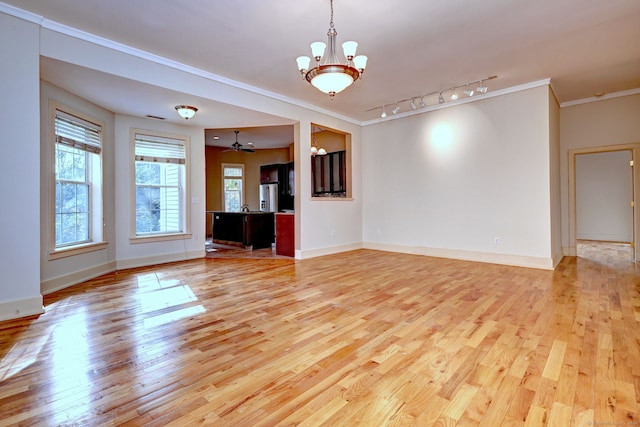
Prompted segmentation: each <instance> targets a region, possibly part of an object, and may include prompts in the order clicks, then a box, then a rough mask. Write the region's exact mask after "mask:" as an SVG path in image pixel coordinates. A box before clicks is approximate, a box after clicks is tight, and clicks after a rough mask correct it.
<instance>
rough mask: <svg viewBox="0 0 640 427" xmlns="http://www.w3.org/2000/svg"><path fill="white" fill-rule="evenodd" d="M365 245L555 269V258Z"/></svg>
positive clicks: (433, 255)
mask: <svg viewBox="0 0 640 427" xmlns="http://www.w3.org/2000/svg"><path fill="white" fill-rule="evenodd" d="M363 247H364V248H365V249H375V250H379V251H388V252H399V253H405V254H414V255H425V256H431V257H436V258H451V259H459V260H464V261H475V262H486V263H490V264H502V265H513V266H516V267H528V268H539V269H544V270H553V269H554V267H555V264H554V259H552V258H539V257H529V256H523V255H510V254H496V253H489V252H477V251H464V250H457V249H440V248H427V247H422V246H404V245H390V244H384V243H375V242H364V243H363ZM558 262H559V261H558Z"/></svg>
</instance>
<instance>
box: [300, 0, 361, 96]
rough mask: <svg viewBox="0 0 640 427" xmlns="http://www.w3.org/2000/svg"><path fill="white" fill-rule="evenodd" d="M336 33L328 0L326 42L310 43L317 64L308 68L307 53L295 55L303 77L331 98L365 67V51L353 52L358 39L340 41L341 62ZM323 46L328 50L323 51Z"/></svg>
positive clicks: (309, 62)
mask: <svg viewBox="0 0 640 427" xmlns="http://www.w3.org/2000/svg"><path fill="white" fill-rule="evenodd" d="M337 35H338V32H337V31H336V29H335V27H334V25H333V0H331V21H330V24H329V31H328V32H327V37H328V40H327V43H326V44H325V43H323V42H313V43H311V54H312V55H313V58H314V59H315V60H316V66H315V67H313V68H311V69H309V66H310V64H311V58H309V57H308V56H299V57H298V58H296V62H297V63H298V70H299V71H300V74H302V77H303V78H304V79H305V80H307V81H308V82H309V83H311V85H313V86H314V87H315V88H316V89H318V90H319V91H320V92H324V93H326V94H328V95H329V97H330V98H331V99H333V97H334V96H335V94H336V93H340V92H342V91H343V90H345V89H346V88H348V87H349V86H351V85H352V84H353V82H354V81H356V80H358V79H360V78H362V74H363V73H364V69H365V68H366V67H367V57H366V56H364V55H359V56H356V48H357V47H358V43H357V42H354V41H347V42H344V43H342V50H343V52H344V56H345V58H346V60H347V62H346V64H342V63H341V62H340V60H339V59H338V56H337V54H336V36H337ZM327 47H328V50H327ZM325 50H327V52H326V54H325Z"/></svg>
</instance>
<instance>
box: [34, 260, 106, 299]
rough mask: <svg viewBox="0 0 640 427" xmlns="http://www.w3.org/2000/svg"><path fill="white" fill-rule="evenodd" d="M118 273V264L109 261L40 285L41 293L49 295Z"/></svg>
mask: <svg viewBox="0 0 640 427" xmlns="http://www.w3.org/2000/svg"><path fill="white" fill-rule="evenodd" d="M114 271H116V262H115V261H109V262H107V263H104V264H101V265H95V266H93V267H89V268H85V269H84V270H78V271H74V272H73V273H70V274H66V275H64V276H59V277H54V278H53V279H49V280H45V281H43V282H41V283H40V292H41V293H42V295H47V294H50V293H52V292H55V291H59V290H60V289H65V288H68V287H70V286H73V285H77V284H78V283H82V282H86V281H87V280H91V279H94V278H96V277H98V276H102V275H103V274H108V273H112V272H114Z"/></svg>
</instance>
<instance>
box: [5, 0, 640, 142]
mask: <svg viewBox="0 0 640 427" xmlns="http://www.w3.org/2000/svg"><path fill="white" fill-rule="evenodd" d="M2 1H3V2H4V3H6V4H10V5H14V6H15V7H18V8H20V9H23V10H27V11H30V12H33V13H35V14H38V15H41V16H43V17H44V18H46V19H49V20H51V21H55V22H58V23H61V24H64V25H68V26H70V27H73V28H77V29H79V30H82V31H86V32H88V33H91V34H95V35H98V36H101V37H105V38H107V39H110V40H113V41H116V42H119V43H123V44H125V45H129V46H132V47H135V48H138V49H141V50H143V51H147V52H150V53H153V54H156V55H159V56H162V57H165V58H169V59H172V60H174V61H178V62H180V63H183V64H186V65H189V66H192V67H196V68H199V69H202V70H204V71H207V72H210V73H214V74H217V75H220V76H223V77H225V78H229V79H233V80H235V81H238V82H241V83H243V84H248V85H251V86H254V87H256V88H260V89H262V90H267V91H271V92H275V93H278V94H281V95H283V96H285V97H288V98H291V99H295V100H297V101H299V102H303V103H307V104H312V105H315V106H317V107H318V108H322V109H326V110H330V111H334V112H335V113H336V114H340V115H343V116H347V117H350V118H352V119H353V120H356V121H360V122H365V121H368V120H372V119H375V118H377V117H379V115H380V110H379V109H378V110H375V108H376V107H379V106H382V105H383V104H387V105H388V104H393V103H394V102H395V101H398V100H400V99H405V98H411V97H413V96H418V95H421V94H425V93H430V92H434V91H436V92H437V91H438V90H441V89H445V88H449V87H451V86H455V85H460V84H464V83H466V82H470V81H474V80H479V79H482V78H485V77H488V76H491V75H497V76H498V78H497V79H495V80H492V81H490V82H488V86H489V91H495V90H498V89H506V88H510V87H513V86H518V85H522V84H526V83H530V82H534V81H538V80H541V79H546V78H550V79H551V83H552V87H553V89H554V92H555V94H556V96H557V97H558V100H559V101H560V102H561V103H563V102H569V101H574V100H579V99H584V98H589V97H592V96H594V94H596V93H598V94H601V93H605V94H609V93H614V92H620V91H626V90H632V89H637V88H640V24H639V23H640V1H638V0H607V1H602V0H553V1H551V0H542V1H514V0H484V1H477V0H450V1H435V0H424V1H418V0H400V1H387V2H371V1H366V0H334V23H335V28H336V29H337V31H338V44H341V43H342V42H343V41H347V40H356V41H358V43H359V47H358V53H359V54H365V55H367V56H368V57H369V62H368V66H367V70H366V72H365V74H364V78H363V79H362V80H360V81H358V82H357V83H356V84H355V85H353V86H352V87H350V88H348V89H347V90H345V91H344V92H342V93H340V94H338V95H336V97H335V99H334V100H329V97H328V96H327V95H325V94H323V93H321V92H319V91H317V90H316V89H315V88H313V87H311V86H310V85H309V84H307V83H306V82H304V81H303V80H302V79H301V76H300V74H299V73H298V71H297V69H296V68H297V67H296V63H295V58H296V57H297V56H299V55H308V56H310V49H309V44H310V43H311V42H313V41H316V40H321V41H326V32H327V30H328V28H329V15H330V9H329V0H314V1H300V0H277V1H276V0H270V1H267V0H243V1H234V0H219V1H215V2H212V1H210V0H172V1H170V2H153V7H150V4H151V3H150V2H145V1H142V0H126V1H124V0H111V1H109V2H105V1H104V0H48V1H41V0H2ZM42 75H43V78H45V79H47V80H49V81H51V82H52V83H54V84H57V85H59V86H61V87H67V86H69V85H72V87H73V88H74V90H73V92H75V93H77V94H78V95H80V96H83V97H86V98H87V99H89V100H91V101H93V102H95V103H97V104H99V105H102V106H104V107H106V108H108V109H110V110H111V111H114V112H117V113H122V114H130V115H139V116H145V115H148V114H150V115H155V116H160V117H166V118H167V119H168V120H176V118H177V115H176V114H175V111H173V106H174V105H176V103H190V104H192V105H196V106H198V108H199V109H200V110H201V111H199V113H198V114H197V115H196V117H195V118H194V119H192V120H193V121H192V120H190V121H189V122H190V123H189V124H193V125H194V126H200V127H205V128H213V129H216V128H225V129H232V128H240V127H242V128H248V127H263V126H272V125H279V126H280V125H290V124H291V122H290V121H289V122H288V121H287V120H284V119H282V118H279V117H274V116H269V115H266V114H262V113H257V112H253V111H249V110H245V109H240V108H237V107H233V106H230V105H226V104H221V103H217V102H214V101H211V100H208V99H200V98H196V97H192V96H189V97H184V96H183V97H181V96H180V94H176V93H173V92H171V91H167V90H166V89H162V88H158V87H156V86H147V85H144V84H141V83H139V82H133V81H128V80H126V79H121V78H118V77H114V76H110V75H107V74H104V73H100V72H97V71H95V70H88V69H82V68H80V67H75V66H71V65H69V64H64V63H61V62H58V61H55V60H50V59H48V60H47V59H45V60H43V65H42ZM89 88H91V90H89ZM97 88H101V90H96V89H97ZM114 88H115V89H114ZM134 93H135V94H136V95H135V97H132V96H131V94H134ZM125 94H126V95H127V96H122V95H125ZM185 98H187V99H185ZM401 107H402V110H401V111H406V110H407V109H408V104H406V103H405V105H402V106H401ZM372 108H374V110H372V111H367V110H370V109H372ZM178 119H179V118H178ZM183 123H184V122H183ZM285 127H286V126H285ZM240 135H243V134H242V133H241V134H240ZM256 142H257V141H256ZM289 142H290V141H289Z"/></svg>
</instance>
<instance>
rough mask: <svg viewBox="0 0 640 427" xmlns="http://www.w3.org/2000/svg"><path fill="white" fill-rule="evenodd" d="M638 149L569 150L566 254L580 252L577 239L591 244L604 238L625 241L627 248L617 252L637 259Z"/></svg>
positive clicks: (616, 242)
mask: <svg viewBox="0 0 640 427" xmlns="http://www.w3.org/2000/svg"><path fill="white" fill-rule="evenodd" d="M639 150H640V144H626V145H617V146H603V147H594V148H587V149H575V150H569V255H571V256H577V255H579V254H578V250H577V242H580V243H581V245H582V246H583V247H584V245H585V244H587V245H590V247H594V248H597V247H599V246H598V244H597V243H598V242H603V243H607V244H614V245H625V244H626V245H627V246H628V248H629V250H628V251H625V250H621V251H618V252H619V253H620V254H625V253H628V254H630V255H627V259H629V258H631V259H632V260H634V261H635V260H636V257H637V255H636V253H635V242H636V240H637V234H638V230H639V229H640V227H638V215H637V213H636V209H635V207H634V200H636V199H637V198H638V197H637V191H638V188H640V186H639V185H638V173H636V171H635V169H637V167H633V164H634V160H635V159H640V155H639V154H640V151H639ZM589 242H591V243H589Z"/></svg>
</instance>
